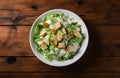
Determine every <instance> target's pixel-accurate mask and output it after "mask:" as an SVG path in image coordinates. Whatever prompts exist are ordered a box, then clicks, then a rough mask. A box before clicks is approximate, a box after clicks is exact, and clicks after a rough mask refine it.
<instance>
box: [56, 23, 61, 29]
mask: <svg viewBox="0 0 120 78" xmlns="http://www.w3.org/2000/svg"><path fill="white" fill-rule="evenodd" d="M55 27H56V28H55V29H56V30H58V29H60V28H61V27H62V25H61V23H60V22H57V24H56V26H55Z"/></svg>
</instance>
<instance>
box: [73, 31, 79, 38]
mask: <svg viewBox="0 0 120 78" xmlns="http://www.w3.org/2000/svg"><path fill="white" fill-rule="evenodd" d="M74 35H75V36H77V37H79V36H80V32H79V30H77V29H75V30H74Z"/></svg>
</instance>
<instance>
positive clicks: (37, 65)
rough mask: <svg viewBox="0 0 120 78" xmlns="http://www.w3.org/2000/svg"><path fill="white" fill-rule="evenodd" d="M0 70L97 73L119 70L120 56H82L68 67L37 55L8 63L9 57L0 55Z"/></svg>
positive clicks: (19, 58)
mask: <svg viewBox="0 0 120 78" xmlns="http://www.w3.org/2000/svg"><path fill="white" fill-rule="evenodd" d="M0 72H11V73H12V72H13V73H15V72H21V73H22V72H31V73H37V72H39V73H45V72H49V73H83V72H84V73H89V72H91V73H95V72H113V73H116V72H119V73H120V57H84V56H83V57H82V58H81V59H80V60H79V61H77V62H76V63H75V64H73V65H70V66H67V67H61V68H57V67H51V66H48V65H46V64H44V63H42V62H41V61H39V60H38V59H37V58H36V57H16V62H15V63H14V64H8V62H7V57H0Z"/></svg>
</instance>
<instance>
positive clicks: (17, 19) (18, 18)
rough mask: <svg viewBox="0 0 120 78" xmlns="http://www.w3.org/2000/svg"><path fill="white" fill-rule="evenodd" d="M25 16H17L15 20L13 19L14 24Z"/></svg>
mask: <svg viewBox="0 0 120 78" xmlns="http://www.w3.org/2000/svg"><path fill="white" fill-rule="evenodd" d="M23 18H24V17H23V16H17V17H16V18H15V19H14V20H12V22H13V23H14V24H17V23H19V22H20V21H21V20H22V19H23Z"/></svg>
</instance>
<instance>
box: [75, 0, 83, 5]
mask: <svg viewBox="0 0 120 78" xmlns="http://www.w3.org/2000/svg"><path fill="white" fill-rule="evenodd" d="M76 2H77V4H78V5H80V6H81V5H83V4H84V1H83V0H77V1H76Z"/></svg>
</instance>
